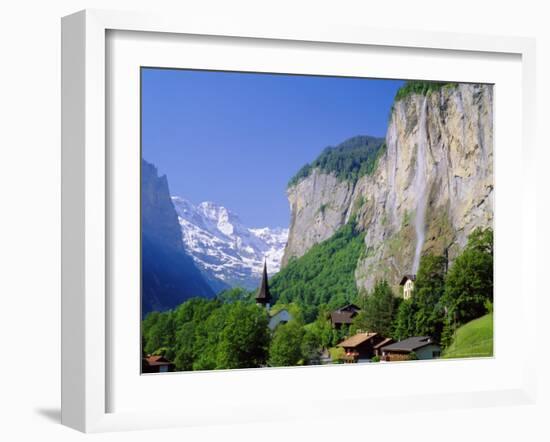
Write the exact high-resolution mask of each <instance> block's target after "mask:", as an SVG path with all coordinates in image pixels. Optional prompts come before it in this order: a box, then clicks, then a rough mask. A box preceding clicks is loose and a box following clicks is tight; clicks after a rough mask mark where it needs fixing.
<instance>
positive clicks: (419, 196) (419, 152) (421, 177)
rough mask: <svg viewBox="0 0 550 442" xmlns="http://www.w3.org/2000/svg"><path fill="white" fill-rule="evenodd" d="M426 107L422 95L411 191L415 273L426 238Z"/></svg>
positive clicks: (426, 101) (425, 101)
mask: <svg viewBox="0 0 550 442" xmlns="http://www.w3.org/2000/svg"><path fill="white" fill-rule="evenodd" d="M427 107H428V100H427V97H424V101H423V102H422V110H421V112H420V120H419V122H418V142H417V149H416V167H415V169H416V171H415V175H414V185H413V191H414V194H415V196H416V215H415V220H414V229H415V232H416V248H415V251H414V261H413V268H412V273H413V274H416V272H417V271H418V266H419V264H420V253H421V252H422V246H423V245H424V240H425V238H426V224H425V217H426V204H427V202H428V195H426V190H427V189H426V175H427V170H426V150H427V144H428V134H427V129H426V126H427V122H426V113H427Z"/></svg>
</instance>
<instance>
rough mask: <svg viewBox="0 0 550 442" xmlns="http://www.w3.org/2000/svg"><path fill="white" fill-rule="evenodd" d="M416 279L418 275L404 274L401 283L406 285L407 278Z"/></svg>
mask: <svg viewBox="0 0 550 442" xmlns="http://www.w3.org/2000/svg"><path fill="white" fill-rule="evenodd" d="M409 279H410V280H411V281H416V275H403V278H401V282H400V283H399V285H405V283H406V282H407V280H409Z"/></svg>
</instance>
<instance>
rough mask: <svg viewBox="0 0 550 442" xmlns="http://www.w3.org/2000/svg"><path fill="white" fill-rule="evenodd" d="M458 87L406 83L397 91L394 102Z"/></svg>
mask: <svg viewBox="0 0 550 442" xmlns="http://www.w3.org/2000/svg"><path fill="white" fill-rule="evenodd" d="M456 86H458V83H445V82H441V81H418V80H411V81H406V82H405V84H404V85H403V86H401V87H400V88H399V89H398V90H397V93H396V94H395V99H394V101H399V100H403V99H404V98H407V97H408V96H410V95H413V94H417V95H428V94H429V93H430V92H435V91H439V90H441V89H442V88H454V87H456Z"/></svg>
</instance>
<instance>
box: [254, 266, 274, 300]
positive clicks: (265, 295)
mask: <svg viewBox="0 0 550 442" xmlns="http://www.w3.org/2000/svg"><path fill="white" fill-rule="evenodd" d="M256 301H257V302H260V303H262V304H267V303H268V302H270V301H271V293H269V283H268V281H267V264H266V262H265V261H264V273H263V275H262V283H261V285H260V288H259V289H258V293H257V294H256Z"/></svg>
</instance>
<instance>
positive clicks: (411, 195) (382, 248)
mask: <svg viewBox="0 0 550 442" xmlns="http://www.w3.org/2000/svg"><path fill="white" fill-rule="evenodd" d="M492 109H493V95H492V87H491V86H489V85H467V84H461V85H453V86H449V87H443V88H441V89H440V90H438V91H432V92H429V93H428V95H426V96H424V95H418V94H413V95H409V96H408V97H405V98H404V99H402V100H400V101H397V102H396V103H394V107H393V110H392V114H391V118H390V123H389V126H388V131H387V135H386V145H387V148H386V151H385V153H384V154H383V155H382V156H381V157H380V159H379V162H378V166H377V168H376V170H375V171H374V173H373V174H371V175H366V176H363V177H361V178H360V179H359V180H358V181H357V182H356V183H355V184H352V183H351V182H349V181H338V180H337V179H336V178H335V177H334V176H332V175H327V174H323V173H321V172H320V171H319V170H317V171H314V173H312V174H310V175H309V176H308V177H306V178H304V179H303V180H301V181H300V182H299V183H297V184H296V185H294V186H292V187H291V188H290V189H289V190H288V196H289V201H290V206H291V210H292V221H291V226H290V236H289V240H288V245H287V248H286V250H285V256H284V259H283V263H284V264H286V263H287V262H288V260H289V259H290V257H292V256H297V257H299V256H301V255H302V254H304V253H305V252H306V251H307V250H308V249H309V248H310V247H311V246H312V245H314V244H316V243H318V242H320V241H323V240H324V239H327V238H328V237H330V236H331V235H332V234H333V233H334V232H335V231H336V230H337V229H338V228H339V227H340V226H342V225H343V224H344V223H346V222H347V221H349V219H350V217H351V216H352V215H353V216H354V217H355V218H356V219H357V225H358V227H359V228H360V229H362V230H363V231H364V232H365V249H364V252H363V254H362V256H361V258H360V259H359V262H358V265H357V269H356V280H357V284H358V287H359V288H365V289H371V288H372V287H373V286H374V284H375V282H376V281H377V280H379V279H382V278H385V279H387V280H388V281H389V282H390V284H392V285H396V284H397V283H398V281H399V279H400V277H401V276H402V275H403V274H404V273H410V272H411V271H414V270H415V269H414V268H413V266H414V257H415V249H416V243H417V239H418V238H419V237H420V235H419V233H418V232H419V229H420V231H421V233H422V234H423V236H424V238H425V239H424V241H422V242H421V244H420V247H419V250H420V252H421V254H425V253H428V252H431V253H435V254H442V253H444V252H445V250H447V251H448V255H449V258H450V260H452V259H453V258H454V257H455V256H456V254H457V253H458V251H459V250H461V249H462V248H463V247H464V245H465V243H466V240H467V237H468V235H469V233H470V232H471V231H472V230H473V229H474V228H476V227H478V226H479V227H487V226H492V222H493V114H492ZM418 174H422V175H421V178H422V179H419V175H418ZM423 197H425V201H424V202H423V201H421V199H422V198H423ZM417 215H419V216H417Z"/></svg>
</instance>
